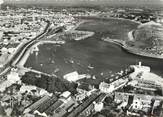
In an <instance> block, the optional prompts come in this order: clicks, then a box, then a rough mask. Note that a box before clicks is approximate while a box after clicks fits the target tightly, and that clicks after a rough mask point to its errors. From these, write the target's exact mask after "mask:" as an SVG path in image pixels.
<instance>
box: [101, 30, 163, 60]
mask: <svg viewBox="0 0 163 117" xmlns="http://www.w3.org/2000/svg"><path fill="white" fill-rule="evenodd" d="M128 37H129V39H130V40H132V39H134V37H133V35H132V31H130V32H129V33H128ZM103 41H106V42H110V43H114V44H116V45H118V46H120V47H121V48H122V49H123V50H125V51H127V52H128V53H131V54H134V55H138V56H142V57H149V58H155V59H163V55H155V54H149V53H146V52H143V51H142V50H139V49H136V48H132V47H129V46H127V45H126V44H125V41H123V40H118V39H103Z"/></svg>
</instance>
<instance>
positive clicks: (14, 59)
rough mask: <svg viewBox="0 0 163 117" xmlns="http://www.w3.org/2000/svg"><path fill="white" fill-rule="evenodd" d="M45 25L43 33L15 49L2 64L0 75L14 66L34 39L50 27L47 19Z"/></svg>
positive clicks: (37, 38) (43, 34)
mask: <svg viewBox="0 0 163 117" xmlns="http://www.w3.org/2000/svg"><path fill="white" fill-rule="evenodd" d="M47 23H48V24H47V26H46V28H45V29H44V31H43V33H41V34H40V35H38V36H37V37H35V38H34V39H32V40H30V41H28V42H26V43H24V44H23V45H22V46H20V47H19V48H18V49H17V51H16V52H15V54H14V55H13V56H12V57H11V58H10V60H8V62H7V63H6V64H5V65H4V69H3V70H2V71H1V73H0V77H1V76H3V75H5V74H7V73H8V72H9V71H10V70H11V68H12V67H16V64H17V63H18V62H19V60H20V59H21V57H22V56H23V55H24V53H25V52H26V51H27V50H28V49H29V48H30V47H31V45H32V44H33V43H35V42H36V40H39V39H41V38H43V37H44V36H45V35H46V34H47V33H48V31H49V27H50V25H51V24H50V22H49V21H47Z"/></svg>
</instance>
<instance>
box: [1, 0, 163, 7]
mask: <svg viewBox="0 0 163 117" xmlns="http://www.w3.org/2000/svg"><path fill="white" fill-rule="evenodd" d="M1 2H2V0H0V3H1ZM4 3H27V4H32V3H33V4H37V3H42V4H63V5H66V4H74V5H78V4H96V5H98V4H99V5H100V4H128V5H134V4H135V5H139V4H144V5H148V4H150V5H152V4H153V5H154V4H155V5H162V6H163V0H4Z"/></svg>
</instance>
